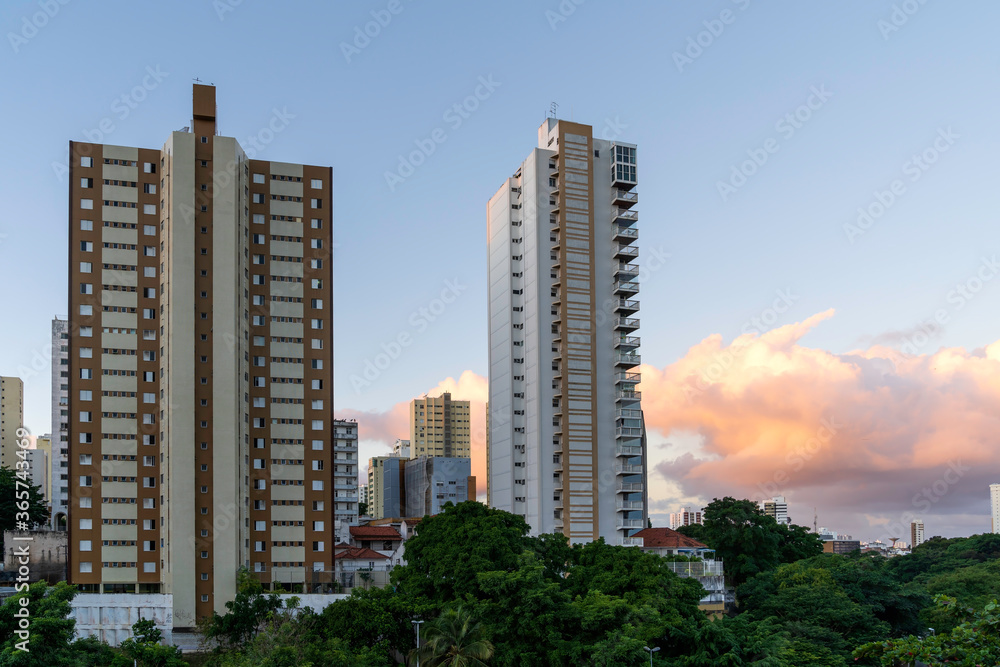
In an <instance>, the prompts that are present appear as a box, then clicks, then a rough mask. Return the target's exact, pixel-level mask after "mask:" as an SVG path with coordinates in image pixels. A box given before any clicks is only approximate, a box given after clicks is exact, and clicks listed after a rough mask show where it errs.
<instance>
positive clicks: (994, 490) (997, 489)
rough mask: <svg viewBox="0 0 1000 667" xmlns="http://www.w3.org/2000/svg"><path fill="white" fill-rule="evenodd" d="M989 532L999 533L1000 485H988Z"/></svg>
mask: <svg viewBox="0 0 1000 667" xmlns="http://www.w3.org/2000/svg"><path fill="white" fill-rule="evenodd" d="M990 516H991V519H992V522H991V524H990V531H991V532H994V533H1000V484H990Z"/></svg>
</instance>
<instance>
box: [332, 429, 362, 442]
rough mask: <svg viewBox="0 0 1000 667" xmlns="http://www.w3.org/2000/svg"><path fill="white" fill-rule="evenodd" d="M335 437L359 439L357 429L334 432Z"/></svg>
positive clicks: (338, 438)
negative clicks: (346, 431)
mask: <svg viewBox="0 0 1000 667" xmlns="http://www.w3.org/2000/svg"><path fill="white" fill-rule="evenodd" d="M333 437H334V438H336V439H337V440H357V439H358V433H357V431H354V432H348V433H334V434H333Z"/></svg>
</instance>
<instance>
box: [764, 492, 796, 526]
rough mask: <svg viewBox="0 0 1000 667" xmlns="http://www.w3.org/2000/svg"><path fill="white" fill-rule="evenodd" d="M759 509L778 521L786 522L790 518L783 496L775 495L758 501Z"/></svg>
mask: <svg viewBox="0 0 1000 667" xmlns="http://www.w3.org/2000/svg"><path fill="white" fill-rule="evenodd" d="M760 509H761V510H762V511H763V512H764V514H766V515H768V516H769V517H771V518H772V519H774V520H775V521H777V522H778V523H783V524H788V523H791V522H792V520H791V519H789V518H788V503H787V502H785V497H784V496H775V497H774V498H768V499H765V500H762V501H760Z"/></svg>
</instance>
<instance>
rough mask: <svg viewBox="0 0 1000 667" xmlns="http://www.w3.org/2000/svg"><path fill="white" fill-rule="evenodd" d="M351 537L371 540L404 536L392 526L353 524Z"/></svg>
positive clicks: (393, 538)
mask: <svg viewBox="0 0 1000 667" xmlns="http://www.w3.org/2000/svg"><path fill="white" fill-rule="evenodd" d="M351 537H354V538H358V539H369V540H401V539H403V536H402V535H400V534H399V531H397V530H396V529H395V528H393V527H392V526H370V525H369V526H351Z"/></svg>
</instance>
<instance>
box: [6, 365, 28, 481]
mask: <svg viewBox="0 0 1000 667" xmlns="http://www.w3.org/2000/svg"><path fill="white" fill-rule="evenodd" d="M23 425H24V382H22V381H21V378H19V377H9V376H0V465H2V466H3V467H4V468H10V469H11V470H14V469H15V464H16V463H17V451H18V445H17V443H18V442H20V440H21V438H20V437H19V436H18V434H17V431H18V429H20V428H21V427H22V426H23Z"/></svg>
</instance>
